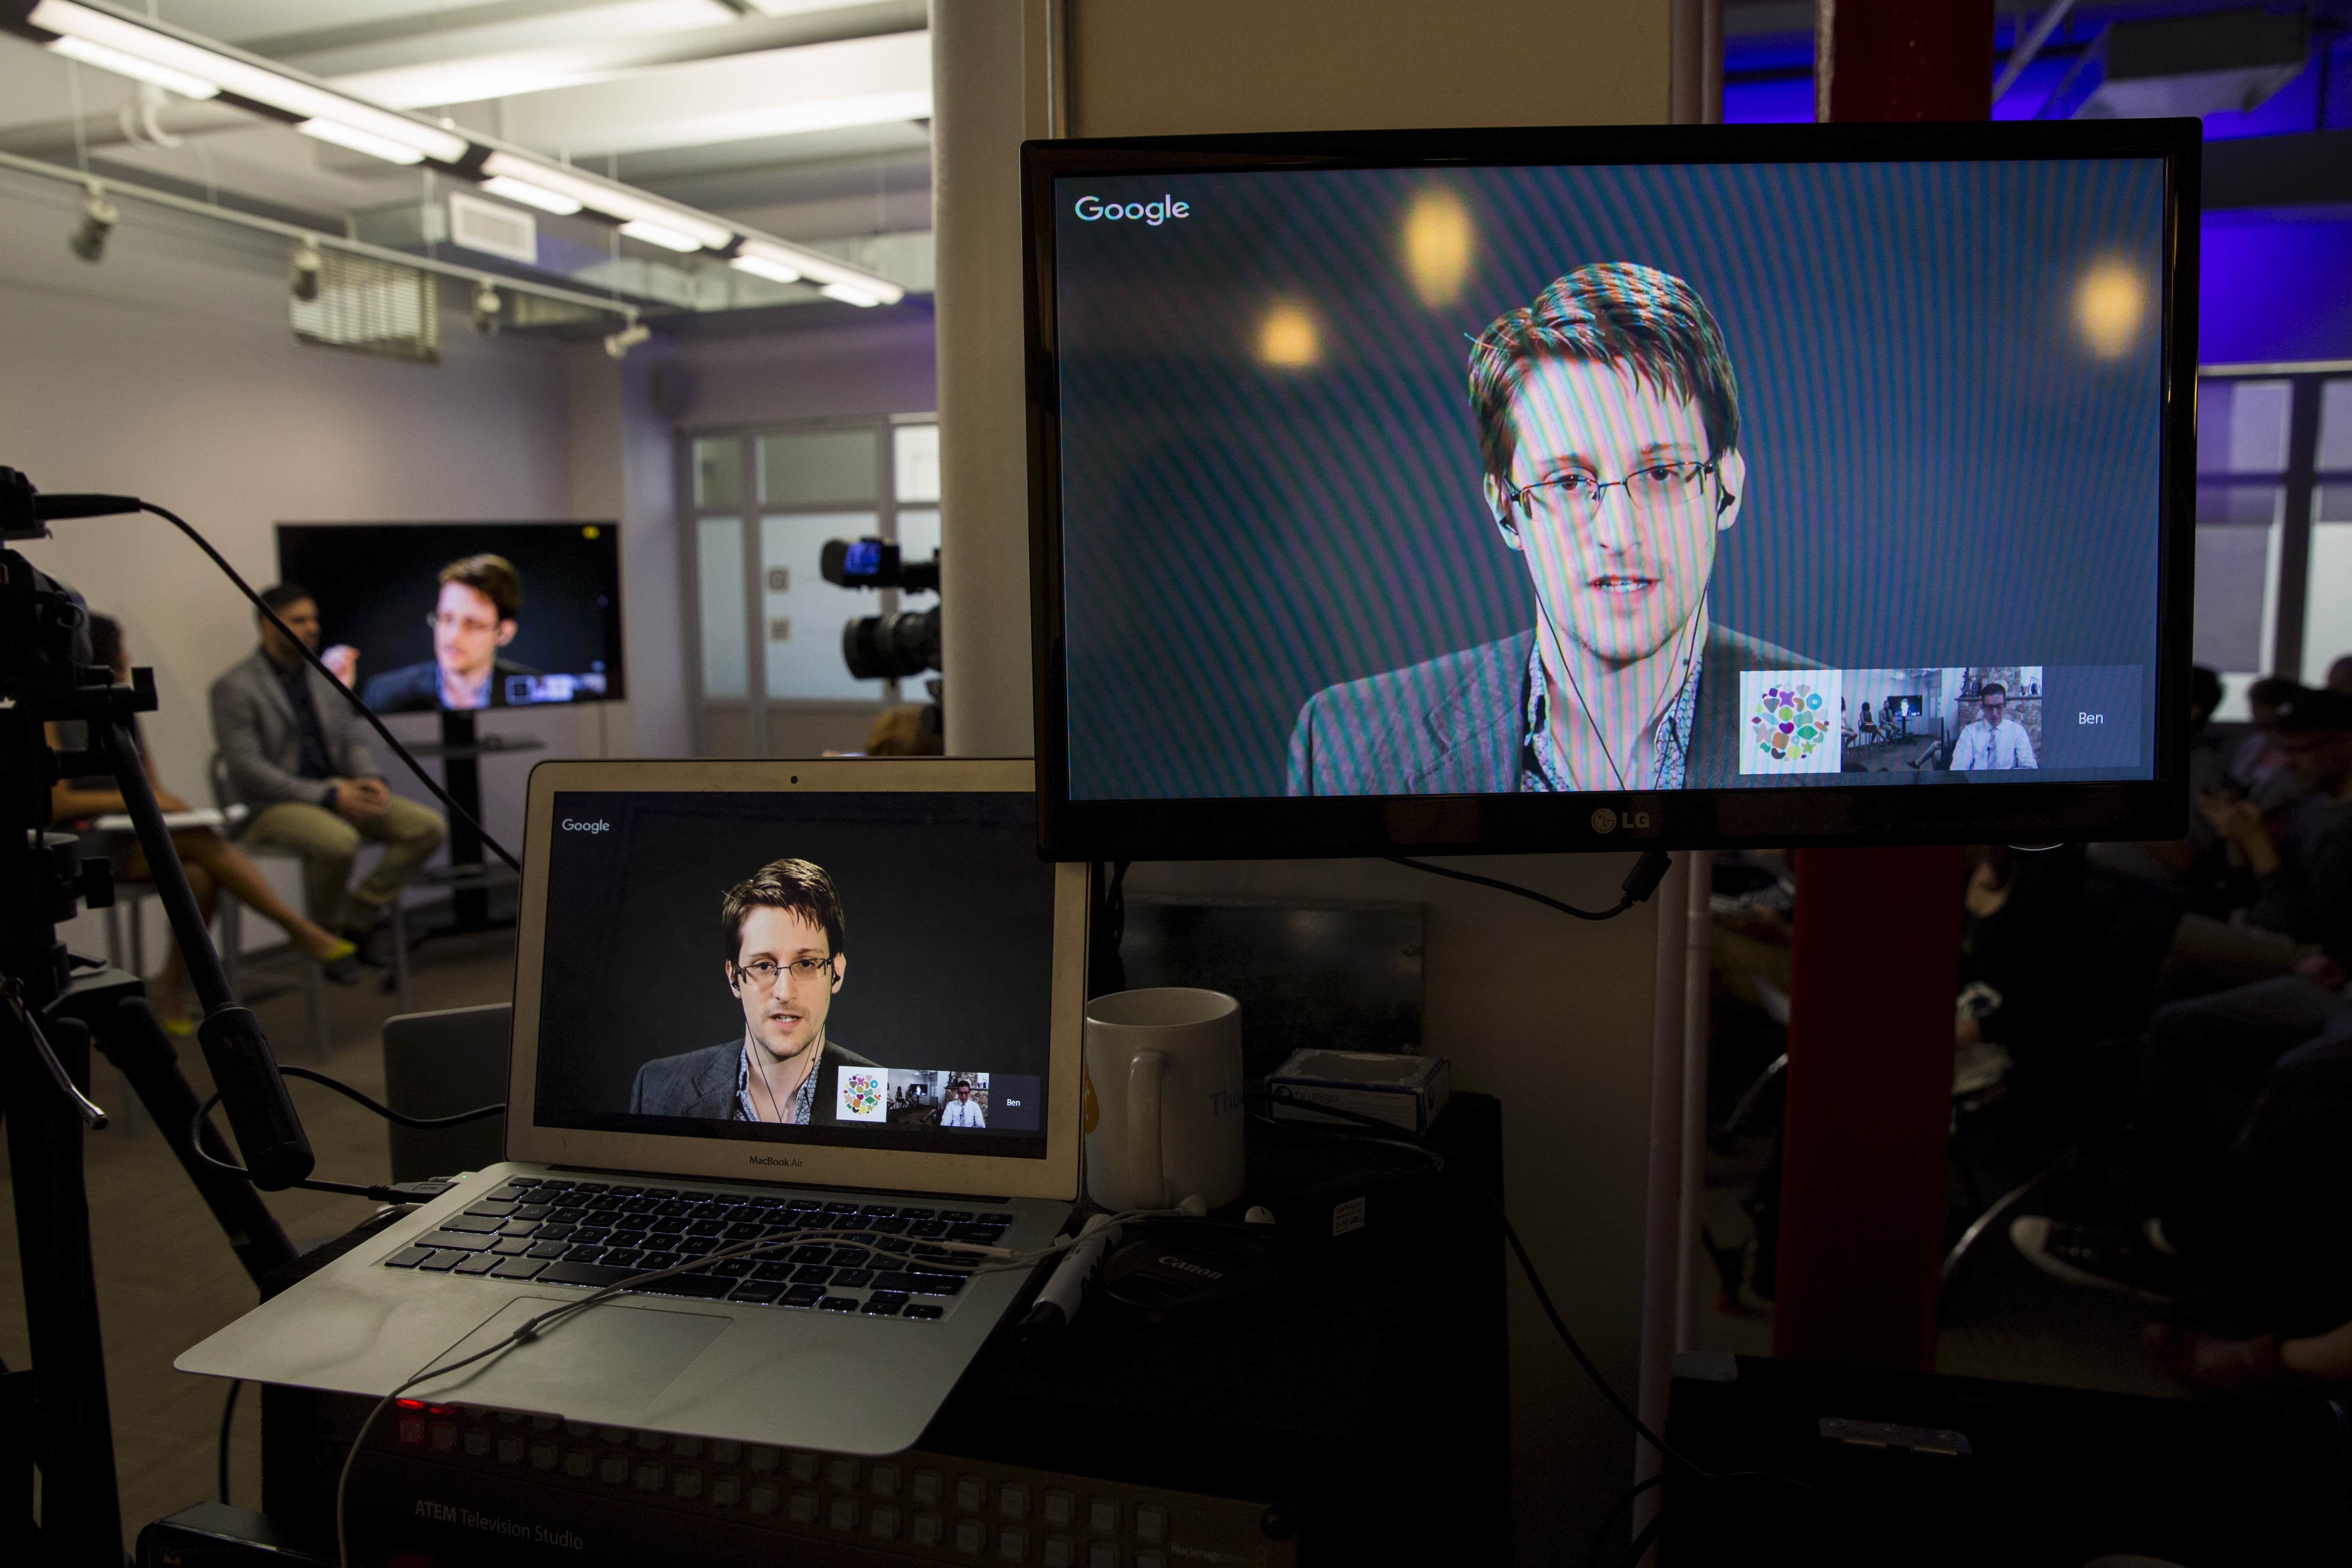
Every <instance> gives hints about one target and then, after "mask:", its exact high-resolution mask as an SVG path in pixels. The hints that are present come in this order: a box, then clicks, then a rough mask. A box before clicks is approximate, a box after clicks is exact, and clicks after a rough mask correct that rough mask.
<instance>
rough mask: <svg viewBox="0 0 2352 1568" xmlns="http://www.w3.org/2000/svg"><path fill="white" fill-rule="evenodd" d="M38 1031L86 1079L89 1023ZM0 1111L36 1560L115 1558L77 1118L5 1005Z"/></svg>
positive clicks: (115, 1519)
mask: <svg viewBox="0 0 2352 1568" xmlns="http://www.w3.org/2000/svg"><path fill="white" fill-rule="evenodd" d="M45 1032H47V1033H49V1035H50V1039H49V1044H50V1047H51V1048H52V1049H53V1050H54V1051H55V1052H56V1053H57V1055H58V1059H59V1060H60V1061H61V1062H62V1063H63V1064H64V1065H65V1068H66V1070H67V1071H68V1074H69V1075H71V1077H72V1078H73V1079H74V1080H75V1081H76V1082H77V1083H80V1084H85V1085H86V1084H88V1083H89V1032H88V1031H87V1029H86V1028H85V1027H84V1026H82V1025H81V1024H80V1023H79V1021H78V1020H75V1019H69V1018H68V1019H59V1020H58V1021H57V1025H56V1027H55V1029H54V1031H45ZM0 1113H5V1116H6V1118H7V1124H8V1174H9V1177H10V1179H11V1181H12V1182H13V1183H14V1184H15V1186H16V1250H17V1256H18V1258H19V1259H20V1261H21V1262H22V1264H23V1268H24V1275H25V1319H26V1338H27V1339H28V1340H29V1341H30V1342H31V1346H32V1352H33V1358H32V1359H33V1368H32V1370H33V1401H34V1405H35V1406H36V1409H37V1419H36V1420H35V1422H34V1425H33V1436H32V1447H33V1455H34V1460H35V1462H36V1463H37V1465H38V1466H39V1467H40V1471H41V1541H42V1545H43V1548H44V1555H43V1558H42V1561H44V1562H46V1563H58V1564H68V1563H72V1564H85V1565H88V1568H98V1565H100V1564H107V1565H109V1568H113V1565H117V1564H120V1563H121V1561H122V1510H121V1500H120V1499H119V1498H118V1496H117V1495H116V1491H115V1483H114V1427H113V1423H112V1421H111V1419H110V1416H109V1415H108V1414H107V1407H106V1361H105V1350H104V1347H103V1345H102V1344H101V1343H100V1339H99V1332H98V1284H97V1281H96V1280H95V1279H93V1278H92V1277H91V1273H90V1261H89V1194H88V1192H87V1191H86V1190H85V1188H84V1187H83V1184H82V1125H81V1121H80V1120H79V1117H77V1116H76V1115H75V1113H74V1110H73V1107H72V1106H71V1105H70V1104H68V1102H67V1101H66V1100H65V1099H64V1098H63V1097H61V1096H60V1095H59V1094H58V1089H57V1086H56V1085H55V1084H53V1083H51V1082H50V1081H49V1079H48V1075H47V1072H46V1071H45V1070H44V1069H43V1068H41V1067H40V1066H39V1065H38V1064H37V1061H36V1058H35V1056H34V1047H33V1042H32V1041H31V1039H30V1038H28V1037H26V1034H25V1030H24V1026H23V1025H22V1024H20V1023H19V1022H17V1020H16V1016H15V1015H14V1014H13V1013H0Z"/></svg>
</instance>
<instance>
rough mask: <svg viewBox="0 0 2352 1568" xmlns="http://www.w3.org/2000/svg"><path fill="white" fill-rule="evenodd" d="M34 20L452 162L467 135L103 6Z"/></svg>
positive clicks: (72, 7)
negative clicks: (197, 42)
mask: <svg viewBox="0 0 2352 1568" xmlns="http://www.w3.org/2000/svg"><path fill="white" fill-rule="evenodd" d="M25 19H26V21H27V22H29V23H31V24H32V25H33V26H36V27H40V28H43V29H45V30H47V31H48V32H52V33H58V34H62V35H63V36H65V37H69V38H80V39H82V40H84V41H85V42H88V43H92V44H97V45H100V47H105V48H110V49H114V50H117V51H119V52H120V53H122V54H126V55H129V56H131V58H134V59H139V60H143V61H145V62H146V63H148V64H150V65H157V66H163V67H164V68H167V69H171V70H175V71H180V72H184V74H186V75H188V76H191V77H194V78H196V79H200V80H203V81H206V82H210V83H212V84H213V85H215V86H216V87H217V88H218V89H220V90H221V91H222V92H226V93H232V94H235V95H236V97H238V98H242V99H245V100H248V101H249V102H253V103H260V104H267V105H268V107H270V108H272V109H275V110H278V111H280V112H281V113H285V114H291V115H293V116H295V117H296V118H297V119H299V120H322V121H333V122H335V123H338V124H340V125H341V126H343V127H346V128H349V129H354V130H358V131H363V132H367V133H369V134H371V135H373V136H376V137H379V138H381V139H382V140H383V141H386V142H397V143H399V144H400V145H401V146H403V147H406V148H409V149H411V150H413V151H415V152H416V153H420V154H422V155H423V156H424V157H426V158H437V159H439V160H440V161H441V162H442V163H457V162H458V161H459V160H460V159H462V158H464V157H465V156H466V154H467V152H468V151H470V149H471V146H472V143H470V142H467V140H466V139H465V138H464V137H463V136H460V135H458V134H457V133H456V132H450V131H444V130H442V129H441V128H440V127H439V126H436V125H427V124H425V122H424V121H418V120H411V119H409V118H408V117H407V116H406V115H404V114H394V112H392V110H388V109H379V108H377V107H376V106H374V105H373V104H370V103H363V102H362V101H361V100H358V99H355V98H348V97H345V96H344V95H343V94H341V93H339V92H335V91H332V90H331V89H327V88H323V87H320V86H317V85H315V84H313V83H311V82H308V81H304V80H302V79H299V78H298V77H292V76H288V75H285V74H284V73H282V72H279V71H275V70H271V69H269V68H268V67H265V66H260V65H256V64H253V63H252V62H250V61H247V60H243V59H239V58H236V57H235V56H232V55H226V54H222V53H220V52H219V51H217V50H214V49H207V48H204V47H200V46H198V45H195V44H192V43H188V42H186V41H185V40H184V39H181V38H178V37H173V35H172V34H169V33H166V32H163V31H161V30H159V29H157V28H154V27H148V26H142V25H140V24H139V23H137V22H132V21H130V20H127V19H125V18H123V17H120V16H113V15H111V14H110V13H108V12H104V11H96V10H92V9H91V8H90V7H89V6H87V5H76V4H74V0H40V4H39V5H35V6H34V7H33V9H32V12H31V14H30V15H29V16H26V18H25Z"/></svg>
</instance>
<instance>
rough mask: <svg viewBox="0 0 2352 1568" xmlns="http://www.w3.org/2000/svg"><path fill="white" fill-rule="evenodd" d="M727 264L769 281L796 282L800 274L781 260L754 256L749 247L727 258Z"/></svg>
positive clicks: (799, 278) (739, 270)
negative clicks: (740, 253) (739, 253)
mask: <svg viewBox="0 0 2352 1568" xmlns="http://www.w3.org/2000/svg"><path fill="white" fill-rule="evenodd" d="M727 265H728V266H730V267H732V268H735V270H736V271H738V272H748V273H750V274H751V276H752V277H754V278H764V279H767V280H768V281H769V282H771V283H797V282H799V281H800V280H801V275H800V274H799V273H797V272H795V271H793V269H792V268H789V267H787V266H785V265H784V264H783V263H782V262H781V261H771V260H769V259H768V258H766V257H764V256H754V255H752V254H751V252H750V250H749V249H746V250H745V252H744V253H743V254H742V255H740V256H731V257H729V258H727Z"/></svg>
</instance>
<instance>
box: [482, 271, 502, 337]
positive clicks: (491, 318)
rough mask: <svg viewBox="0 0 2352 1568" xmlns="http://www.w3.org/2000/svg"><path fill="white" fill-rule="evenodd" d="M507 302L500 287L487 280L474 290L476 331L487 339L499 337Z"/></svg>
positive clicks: (483, 280)
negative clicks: (501, 293)
mask: <svg viewBox="0 0 2352 1568" xmlns="http://www.w3.org/2000/svg"><path fill="white" fill-rule="evenodd" d="M505 307H506V301H505V300H503V299H501V298H500V297H499V289H498V285H497V284H495V283H493V282H491V281H490V280H489V279H487V278H485V279H482V281H481V285H480V287H478V288H477V289H475V290H474V331H478V332H479V333H481V334H482V336H484V337H486V338H495V337H497V336H498V335H499V313H500V312H501V311H502V310H504V309H505Z"/></svg>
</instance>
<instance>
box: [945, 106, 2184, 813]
mask: <svg viewBox="0 0 2352 1568" xmlns="http://www.w3.org/2000/svg"><path fill="white" fill-rule="evenodd" d="M2199 146H2200V143H2199V128H2198V125H2197V123H2196V122H2195V121H2097V122H2069V123H2053V124H2023V125H1976V126H1895V125H1872V126H1867V127H1850V126H1814V127H1789V126H1759V127H1738V128H1725V127H1691V128H1646V127H1645V128H1622V129H1562V130H1528V131H1489V132H1410V133H1406V132H1396V133H1377V134H1354V135H1285V136H1253V137H1203V138H1181V139H1164V140H1150V141H1119V142H1035V143H1031V144H1029V145H1028V146H1027V147H1026V148H1025V149H1024V200H1025V202H1026V215H1027V224H1028V228H1027V238H1028V250H1027V268H1028V271H1027V283H1028V293H1027V310H1028V333H1029V348H1030V360H1029V366H1030V369H1029V377H1028V389H1029V405H1028V406H1029V430H1030V479H1031V486H1030V495H1031V506H1032V510H1033V518H1032V521H1033V540H1034V547H1035V552H1034V588H1035V608H1036V626H1037V640H1036V646H1035V670H1036V677H1037V692H1036V698H1037V712H1038V718H1039V722H1038V733H1037V757H1038V779H1039V787H1040V805H1041V835H1042V837H1043V840H1044V846H1045V849H1046V851H1047V852H1048V853H1049V854H1051V855H1053V856H1055V857H1056V858H1183V857H1204V856H1293V855H1313V854H1391V853H1398V852H1402V851H1406V850H1420V851H1439V852H1442V851H1446V850H1454V851H1470V850H1477V849H1510V850H1556V849H1593V848H1608V847H1666V846H1736V845H1765V844H1777V845H1802V844H1834V843H1894V842H1935V841H1946V842H1949V841H1979V840H1991V841H2016V840H2020V839H2032V840H2034V841H2046V840H2051V839H2063V838H2081V837H2136V838H2138V837H2164V836H2169V835H2174V834H2177V833H2178V832H2179V831H2180V829H2181V826H2182V824H2183V821H2184V817H2185V813H2186V786H2185V782H2184V773H2183V768H2184V754H2183V748H2184V743H2185V714H2184V713H2183V711H2182V710H2183V709H2184V708H2185V706H2186V704H2185V700H2184V695H2183V694H2184V692H2185V689H2186V681H2187V678H2188V673H2189V657H2188V627H2189V578H2190V571H2191V546H2192V537H2191V508H2190V505H2189V498H2190V497H2191V495H2192V493H2193V492H2192V490H2191V489H2190V486H2191V484H2192V483H2193V462H2194V389H2195V342H2196V331H2195V321H2194V303H2195V297H2196V269H2195V262H2196V257H2195V247H2196V234H2197V230H2196V226H2195V223H2194V221H2193V219H2194V216H2195V214H2196V212H2197V193H2196V181H2197V174H2198V155H2199ZM949 613H950V614H953V613H954V612H953V610H952V608H950V611H949ZM1865 703H1868V704H1870V705H1872V706H1873V707H1874V718H1873V721H1872V723H1871V724H1870V726H1869V727H1868V729H1867V731H1865V730H1864V727H1863V726H1862V725H1861V724H1860V723H1859V719H1860V715H1861V711H1862V710H1863V708H1864V704H1865Z"/></svg>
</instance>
